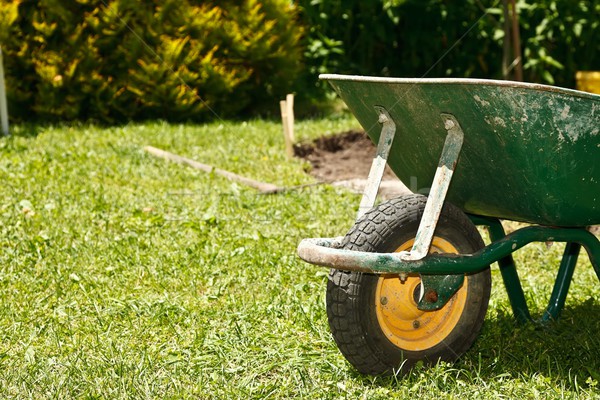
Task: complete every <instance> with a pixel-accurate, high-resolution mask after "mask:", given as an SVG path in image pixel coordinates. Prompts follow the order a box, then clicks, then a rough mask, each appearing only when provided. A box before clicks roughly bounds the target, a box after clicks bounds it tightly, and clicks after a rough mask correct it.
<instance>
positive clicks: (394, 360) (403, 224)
mask: <svg viewBox="0 0 600 400" xmlns="http://www.w3.org/2000/svg"><path fill="white" fill-rule="evenodd" d="M426 201H427V198H426V197H425V196H422V195H407V196H403V197H399V198H396V199H392V200H389V201H386V202H383V203H381V204H380V205H379V206H377V207H375V208H373V209H372V210H370V211H369V212H367V213H366V214H365V215H364V216H363V217H362V218H361V219H360V220H358V221H357V222H356V224H355V225H354V227H353V228H352V229H351V230H350V232H349V233H348V234H347V235H346V237H345V238H344V240H343V247H344V248H345V249H352V250H362V251H369V252H378V253H383V252H393V251H395V250H396V249H398V246H400V244H401V243H405V242H406V241H407V240H410V239H412V238H414V236H415V234H416V232H417V229H418V226H419V222H420V220H421V217H422V215H423V210H424V208H425V203H426ZM435 236H436V237H440V238H443V239H445V240H446V241H448V242H450V243H451V244H452V245H453V246H454V247H455V248H456V249H457V250H458V251H459V253H461V254H466V253H473V252H475V251H477V250H479V249H480V248H482V247H483V246H484V243H483V240H482V239H481V235H480V234H479V232H478V231H477V228H476V227H475V225H473V223H472V222H471V221H470V220H469V218H468V217H467V216H466V215H465V214H464V213H463V212H462V211H461V210H460V209H458V208H457V207H455V206H452V205H451V204H448V203H446V204H445V205H444V208H443V210H442V213H441V216H440V219H439V222H438V225H437V228H436V232H435ZM378 279H380V276H379V275H376V274H367V273H361V272H350V271H341V270H335V269H332V270H331V272H330V274H329V281H328V284H327V297H326V300H327V316H328V320H329V326H330V329H331V332H332V334H333V337H334V339H335V341H336V343H337V345H338V347H339V349H340V351H341V352H342V354H343V355H344V356H345V357H346V359H347V360H348V361H349V362H350V364H352V365H353V366H354V367H355V368H356V369H357V370H358V371H359V372H361V373H363V374H370V375H380V374H398V373H400V374H402V373H406V372H407V371H409V370H410V368H412V367H413V366H414V365H415V364H416V363H417V362H419V361H422V362H424V363H425V364H432V363H435V362H437V361H438V360H443V361H449V362H451V361H454V360H456V359H457V358H458V357H460V356H461V355H462V354H464V353H465V352H466V351H467V350H468V349H469V348H470V347H471V345H472V344H473V342H474V341H475V339H476V338H477V336H478V334H479V331H480V329H481V326H482V324H483V320H484V318H485V313H486V311H487V307H488V301H489V297H490V289H491V275H490V269H489V267H488V268H486V269H484V270H482V271H480V272H478V273H475V274H470V275H467V276H466V279H467V280H468V285H467V287H466V290H467V294H466V304H465V306H464V309H463V312H462V314H461V315H460V317H459V320H458V323H457V324H456V326H455V327H454V328H453V329H452V331H451V332H450V333H449V335H448V336H447V337H446V338H445V339H444V340H443V341H441V342H440V343H438V344H437V345H434V346H433V347H431V348H428V349H424V350H420V351H408V350H405V349H402V348H400V347H398V346H397V345H396V344H394V343H392V342H391V341H390V340H388V338H387V337H386V336H385V334H384V333H383V331H382V329H381V327H380V324H379V322H378V319H377V315H376V311H375V308H376V306H375V302H376V299H375V290H376V286H377V282H378Z"/></svg>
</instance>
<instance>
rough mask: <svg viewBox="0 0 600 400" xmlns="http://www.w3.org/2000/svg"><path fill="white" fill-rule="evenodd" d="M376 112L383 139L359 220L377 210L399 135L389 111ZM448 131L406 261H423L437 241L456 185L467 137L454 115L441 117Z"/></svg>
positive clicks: (371, 172) (364, 194)
mask: <svg viewBox="0 0 600 400" xmlns="http://www.w3.org/2000/svg"><path fill="white" fill-rule="evenodd" d="M375 110H376V111H377V113H378V115H379V119H378V122H379V123H380V124H382V129H381V135H380V136H379V142H378V143H377V155H376V156H375V158H374V159H373V163H372V164H371V170H370V171H369V178H368V180H367V185H366V187H365V190H364V192H363V196H362V199H361V201H360V206H359V207H358V215H357V217H356V219H357V220H358V219H360V218H361V217H362V216H363V215H364V214H365V213H366V212H367V211H369V210H370V209H371V208H373V205H374V204H375V199H376V197H377V192H378V191H379V185H380V184H381V179H382V178H383V173H384V170H385V165H386V162H387V158H388V155H389V152H390V149H391V148H392V143H393V141H394V137H395V134H396V125H395V124H394V122H393V120H392V118H391V117H390V114H389V113H388V111H387V110H386V109H385V108H383V107H381V106H376V107H375ZM441 118H442V121H443V122H444V128H445V129H446V130H447V131H448V134H447V135H446V141H445V142H444V148H443V149H442V154H441V156H440V161H439V163H438V167H437V170H436V172H435V176H434V178H433V183H432V185H431V189H430V192H429V196H428V199H427V204H426V205H425V210H424V211H423V218H421V222H420V223H419V228H418V230H417V234H416V236H415V242H414V244H413V247H412V249H411V250H410V251H409V252H401V253H399V254H400V256H401V257H402V258H403V259H405V260H421V259H423V258H424V257H425V256H426V255H427V254H428V253H429V247H430V246H431V241H432V240H433V235H434V232H435V228H436V226H437V222H438V220H439V218H440V214H441V212H442V207H443V206H444V200H445V199H446V194H447V193H448V188H449V187H450V182H451V181H452V175H453V174H454V169H455V168H456V164H457V162H458V157H459V156H460V151H461V149H462V144H463V140H464V133H463V131H462V129H461V127H460V124H459V123H458V121H457V120H456V118H455V117H454V116H453V115H451V114H441Z"/></svg>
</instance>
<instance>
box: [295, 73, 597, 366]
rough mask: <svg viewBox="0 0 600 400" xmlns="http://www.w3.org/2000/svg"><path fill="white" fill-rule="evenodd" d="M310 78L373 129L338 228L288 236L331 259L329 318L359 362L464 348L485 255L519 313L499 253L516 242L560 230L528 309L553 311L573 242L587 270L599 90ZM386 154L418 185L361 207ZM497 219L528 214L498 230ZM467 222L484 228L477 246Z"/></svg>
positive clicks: (506, 263) (505, 260)
mask: <svg viewBox="0 0 600 400" xmlns="http://www.w3.org/2000/svg"><path fill="white" fill-rule="evenodd" d="M321 79H325V80H328V81H329V82H330V84H331V85H332V86H333V88H334V89H335V90H336V92H337V93H338V94H339V96H340V97H341V98H342V99H343V101H344V102H345V103H346V104H347V105H348V107H349V108H350V110H351V111H352V113H353V114H354V115H355V116H356V118H357V119H358V121H359V122H360V124H361V125H362V126H363V128H364V129H365V130H366V132H367V134H368V135H369V137H370V138H371V139H372V141H373V142H374V143H377V155H376V158H375V159H374V160H373V164H372V167H371V172H370V173H369V178H368V181H367V186H366V188H365V191H364V194H363V197H362V200H361V203H360V206H359V212H358V217H357V221H356V222H355V224H354V226H353V227H352V228H351V230H350V231H349V232H348V233H347V234H346V235H345V237H340V238H315V239H305V240H303V241H302V242H301V243H300V245H299V247H298V254H299V256H300V257H301V258H302V259H303V260H305V261H307V262H309V263H311V264H315V265H321V266H325V267H330V268H332V269H331V272H330V274H329V280H328V284H327V296H326V299H327V315H328V320H329V325H330V328H331V331H332V333H333V337H334V339H335V341H336V343H337V345H338V347H339V349H340V351H341V352H342V354H343V355H344V356H345V357H346V359H347V360H348V361H349V362H350V363H351V364H352V365H353V366H354V367H355V368H356V369H357V370H358V371H359V372H361V373H365V374H373V375H378V374H389V373H404V372H407V371H408V370H410V368H411V367H413V366H414V365H415V364H416V363H417V362H423V363H425V364H431V363H435V362H437V361H438V360H443V361H449V362H451V361H454V360H456V359H457V358H458V357H460V356H461V355H462V354H464V353H465V352H466V351H467V350H468V349H469V348H470V347H471V345H472V344H473V342H474V340H475V339H476V337H477V336H478V334H479V331H480V329H481V326H482V324H483V320H484V317H485V313H486V311H487V306H488V301H489V297H490V287H491V275H490V264H492V263H495V262H497V263H498V265H499V268H500V272H501V276H502V278H503V281H504V285H505V287H506V290H507V292H508V297H509V300H510V304H511V307H512V310H513V313H514V315H515V317H516V319H517V320H518V321H519V322H528V321H532V317H531V314H530V312H529V309H528V307H527V303H526V301H525V296H524V293H523V289H522V286H521V283H520V281H519V277H518V274H517V269H516V266H515V263H514V260H513V258H512V253H513V252H514V251H516V250H518V249H520V248H522V247H523V246H525V245H527V244H528V243H531V242H565V243H566V246H565V250H564V255H563V257H562V260H561V262H560V266H559V268H558V273H557V278H556V283H555V285H554V289H553V292H552V294H551V297H550V302H549V305H548V307H547V308H546V310H545V311H544V313H543V315H542V317H541V321H542V322H544V321H545V322H547V321H551V320H556V319H558V317H559V315H560V312H561V310H562V308H563V307H564V304H565V299H566V296H567V292H568V290H569V285H570V282H571V280H572V277H573V272H574V269H575V264H576V262H577V258H578V255H579V253H580V250H581V247H584V248H585V249H586V251H587V253H588V255H589V258H590V261H591V263H592V265H593V268H594V270H595V272H596V275H598V278H599V279H600V266H599V263H600V241H599V240H598V239H597V238H596V237H595V236H594V235H593V234H592V233H591V232H590V231H589V230H588V229H587V227H589V226H591V225H595V224H600V96H599V95H594V94H590V93H584V92H580V91H575V90H568V89H562V88H556V87H551V86H545V85H537V84H530V83H520V82H509V81H493V80H475V79H397V78H375V77H362V76H343V75H322V76H321ZM386 163H387V164H388V165H389V166H390V167H391V169H392V170H393V171H394V173H395V174H396V175H397V176H398V177H399V178H400V179H401V180H402V181H403V182H404V183H405V184H406V185H407V186H410V187H417V188H418V189H419V190H417V192H418V193H415V194H410V195H406V196H401V197H399V198H396V199H392V200H389V201H386V202H383V203H380V204H379V205H377V206H376V207H374V204H375V198H376V195H377V190H378V186H379V184H380V181H381V178H382V174H383V170H384V167H385V164H386ZM420 185H422V186H420ZM425 194H427V196H426V195H425ZM501 219H505V220H512V221H521V222H525V223H527V224H531V225H527V226H525V227H522V228H520V229H517V230H516V231H514V232H512V233H510V234H506V233H505V231H504V229H503V226H502V224H501V222H500V220H501ZM476 226H482V227H485V228H487V230H488V233H489V237H490V240H491V243H490V244H488V245H487V246H486V245H485V244H484V242H483V240H482V237H481V235H480V233H479V231H478V230H477V228H476Z"/></svg>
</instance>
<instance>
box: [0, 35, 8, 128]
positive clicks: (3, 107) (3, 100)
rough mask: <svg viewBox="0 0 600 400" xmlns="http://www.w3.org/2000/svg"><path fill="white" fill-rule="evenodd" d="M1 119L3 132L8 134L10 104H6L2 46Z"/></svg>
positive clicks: (0, 55)
mask: <svg viewBox="0 0 600 400" xmlns="http://www.w3.org/2000/svg"><path fill="white" fill-rule="evenodd" d="M0 121H1V122H2V133H3V134H4V135H5V136H8V106H7V104H6V85H5V84H4V60H3V59H2V47H0Z"/></svg>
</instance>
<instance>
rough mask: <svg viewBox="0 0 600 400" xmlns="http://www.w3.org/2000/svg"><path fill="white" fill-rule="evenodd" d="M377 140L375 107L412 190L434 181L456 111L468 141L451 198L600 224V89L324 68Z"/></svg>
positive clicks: (513, 214)
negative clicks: (445, 117) (391, 129)
mask: <svg viewBox="0 0 600 400" xmlns="http://www.w3.org/2000/svg"><path fill="white" fill-rule="evenodd" d="M321 79H325V80H327V81H329V83H330V84H331V85H332V86H333V87H334V89H335V90H336V91H337V93H338V94H339V95H340V97H341V98H342V100H344V102H345V103H346V104H347V105H348V107H349V108H350V110H351V111H352V113H353V114H354V115H355V116H356V118H357V119H358V121H359V122H360V124H361V125H362V126H363V128H364V129H365V131H366V132H367V134H368V135H369V137H370V138H371V139H372V141H373V142H375V143H377V142H378V140H379V135H380V133H381V126H380V124H379V123H378V113H377V112H376V111H375V110H374V108H373V107H374V105H376V106H380V107H383V108H384V109H386V110H387V112H388V113H389V115H390V116H391V118H392V119H393V121H394V123H395V125H396V137H395V139H394V142H393V145H392V148H391V150H390V154H389V157H388V160H387V162H388V164H389V166H390V167H391V169H392V170H393V171H394V173H395V174H396V175H397V176H398V177H399V178H400V179H401V180H402V181H403V182H404V184H406V185H407V186H408V187H410V188H411V189H413V190H414V189H416V191H418V192H420V193H426V192H427V190H428V188H429V186H430V185H431V183H432V181H433V177H434V174H435V171H436V166H437V162H438V159H439V156H440V153H441V151H442V148H443V146H444V140H445V138H446V135H447V131H446V130H445V129H444V126H443V121H442V119H441V118H440V115H441V114H451V115H453V116H454V117H455V118H456V119H457V120H458V122H459V123H460V125H461V127H462V130H463V131H464V144H463V146H462V151H461V154H460V158H459V160H458V164H457V166H456V170H455V172H454V177H453V178H452V183H451V185H450V188H449V191H448V194H447V198H446V199H447V201H449V202H451V203H453V204H454V205H456V206H458V207H460V208H461V209H463V210H464V211H465V212H467V213H470V214H475V215H482V216H489V217H495V218H501V219H510V220H516V221H523V222H528V223H534V224H541V225H551V226H563V227H567V226H568V227H583V226H588V225H595V224H600V161H599V160H600V95H595V94H590V93H585V92H580V91H576V90H568V89H561V88H556V87H551V86H545V85H536V84H529V83H519V82H509V81H493V80H476V79H403V78H375V77H363V76H344V75H321Z"/></svg>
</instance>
